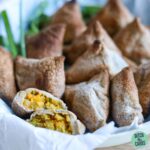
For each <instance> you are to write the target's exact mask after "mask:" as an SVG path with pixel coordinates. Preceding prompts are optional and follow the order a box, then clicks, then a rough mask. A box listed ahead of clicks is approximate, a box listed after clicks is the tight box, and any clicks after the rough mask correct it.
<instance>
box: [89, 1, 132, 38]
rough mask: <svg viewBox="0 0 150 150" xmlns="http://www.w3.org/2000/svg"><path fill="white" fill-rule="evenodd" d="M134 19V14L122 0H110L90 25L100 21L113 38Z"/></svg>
mask: <svg viewBox="0 0 150 150" xmlns="http://www.w3.org/2000/svg"><path fill="white" fill-rule="evenodd" d="M133 19H134V18H133V16H132V14H131V13H130V12H129V10H128V9H127V8H126V7H125V5H124V4H123V2H122V0H108V2H107V4H106V5H105V6H104V7H103V8H102V10H100V11H99V12H98V13H97V15H96V16H95V17H94V18H93V19H92V20H91V22H90V24H92V23H93V22H94V21H95V20H98V21H100V22H101V23H102V25H103V27H104V28H105V29H106V31H107V32H108V33H109V35H110V36H111V37H113V36H114V35H116V34H117V33H118V32H119V30H120V29H122V28H124V27H125V26H126V25H127V24H128V23H130V22H132V21H133Z"/></svg>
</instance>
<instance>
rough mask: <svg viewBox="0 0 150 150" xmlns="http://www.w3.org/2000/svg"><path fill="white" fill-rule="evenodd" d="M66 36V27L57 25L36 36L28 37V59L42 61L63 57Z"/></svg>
mask: <svg viewBox="0 0 150 150" xmlns="http://www.w3.org/2000/svg"><path fill="white" fill-rule="evenodd" d="M64 34H65V25H64V24H55V25H51V26H49V27H46V28H44V29H43V30H42V31H41V32H39V33H38V34H36V35H33V36H31V37H27V40H26V49H27V57H28V58H37V59H41V58H44V57H49V56H52V57H55V56H61V55H62V49H63V39H64Z"/></svg>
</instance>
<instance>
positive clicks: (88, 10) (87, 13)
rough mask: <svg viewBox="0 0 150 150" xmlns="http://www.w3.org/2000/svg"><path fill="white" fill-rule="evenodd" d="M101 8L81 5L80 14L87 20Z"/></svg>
mask: <svg viewBox="0 0 150 150" xmlns="http://www.w3.org/2000/svg"><path fill="white" fill-rule="evenodd" d="M100 10H101V7H100V6H84V7H82V15H83V18H84V20H85V21H86V22H87V21H89V19H90V18H91V17H93V16H94V15H95V14H96V13H97V12H98V11H100Z"/></svg>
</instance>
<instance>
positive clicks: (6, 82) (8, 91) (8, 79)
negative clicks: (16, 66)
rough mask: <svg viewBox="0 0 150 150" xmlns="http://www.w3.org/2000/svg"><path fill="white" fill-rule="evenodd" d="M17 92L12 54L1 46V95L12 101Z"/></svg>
mask: <svg viewBox="0 0 150 150" xmlns="http://www.w3.org/2000/svg"><path fill="white" fill-rule="evenodd" d="M15 94H16V84H15V78H14V70H13V58H12V56H11V54H10V53H9V52H8V51H7V50H6V49H4V48H3V47H1V46H0V97H4V98H6V99H8V100H9V101H10V102H12V100H13V98H14V96H15Z"/></svg>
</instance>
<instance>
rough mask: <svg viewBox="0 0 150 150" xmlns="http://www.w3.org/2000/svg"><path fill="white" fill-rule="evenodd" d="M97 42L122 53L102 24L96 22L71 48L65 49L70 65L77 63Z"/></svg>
mask: <svg viewBox="0 0 150 150" xmlns="http://www.w3.org/2000/svg"><path fill="white" fill-rule="evenodd" d="M95 40H100V41H101V42H103V43H105V44H106V45H107V47H108V48H109V49H111V50H114V51H116V52H118V53H120V50H119V49H118V47H117V46H116V45H115V43H114V42H113V40H112V39H111V38H110V37H109V35H108V34H107V33H106V31H105V30H104V29H103V27H102V26H101V24H100V22H98V21H95V22H94V23H93V24H92V25H91V26H89V27H88V28H87V30H86V31H85V32H83V33H82V34H81V35H80V36H79V37H77V38H76V39H75V40H74V41H73V43H72V44H71V45H70V46H68V47H66V48H65V49H64V54H65V56H66V60H67V61H68V62H69V63H73V62H75V60H76V59H77V58H78V57H79V56H81V55H82V54H83V53H84V52H85V51H86V50H87V49H88V48H89V46H90V45H92V44H93V42H94V41H95Z"/></svg>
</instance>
